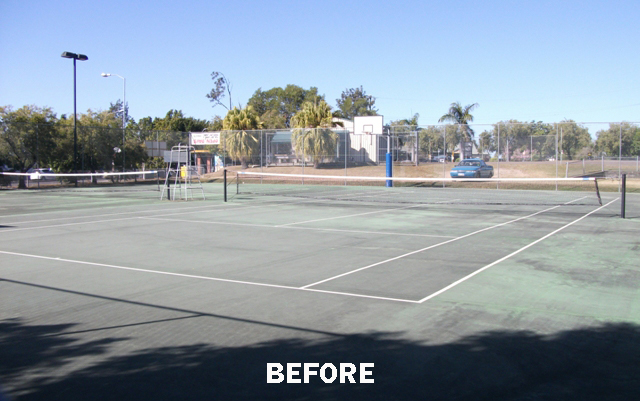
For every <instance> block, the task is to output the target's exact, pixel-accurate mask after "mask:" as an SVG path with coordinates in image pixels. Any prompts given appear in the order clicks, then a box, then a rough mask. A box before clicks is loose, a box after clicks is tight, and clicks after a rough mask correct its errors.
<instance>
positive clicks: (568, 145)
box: [558, 120, 591, 160]
mask: <svg viewBox="0 0 640 401" xmlns="http://www.w3.org/2000/svg"><path fill="white" fill-rule="evenodd" d="M558 125H559V126H560V129H561V130H562V131H561V133H562V136H561V138H562V139H561V141H560V144H559V146H560V149H561V150H562V153H563V154H565V155H567V158H568V159H569V160H573V158H574V156H575V155H576V154H577V153H578V152H579V151H580V150H582V149H584V148H587V147H590V146H591V135H589V130H588V129H586V128H585V127H581V126H579V125H578V124H576V122H575V121H573V120H564V121H562V122H561V123H559V124H558Z"/></svg>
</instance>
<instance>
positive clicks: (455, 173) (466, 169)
mask: <svg viewBox="0 0 640 401" xmlns="http://www.w3.org/2000/svg"><path fill="white" fill-rule="evenodd" d="M449 174H450V175H451V178H491V177H493V167H492V166H489V165H488V164H487V163H485V162H484V160H482V159H464V160H462V161H461V162H460V163H458V164H457V165H456V166H455V167H454V168H452V169H451V172H450V173H449Z"/></svg>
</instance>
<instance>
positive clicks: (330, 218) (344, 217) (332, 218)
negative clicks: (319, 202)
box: [277, 205, 420, 227]
mask: <svg viewBox="0 0 640 401" xmlns="http://www.w3.org/2000/svg"><path fill="white" fill-rule="evenodd" d="M419 206H420V205H411V206H405V207H398V208H394V209H382V210H375V211H373V212H364V213H355V214H347V215H344V216H334V217H325V218H323V219H315V220H306V221H298V222H294V223H287V224H279V225H278V226H277V227H288V226H293V225H297V224H305V223H315V222H318V221H327V220H336V219H346V218H348V217H356V216H366V215H369V214H377V213H386V212H393V211H396V210H404V209H411V208H415V207H419Z"/></svg>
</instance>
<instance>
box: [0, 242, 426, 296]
mask: <svg viewBox="0 0 640 401" xmlns="http://www.w3.org/2000/svg"><path fill="white" fill-rule="evenodd" d="M0 254H5V255H12V256H21V257H26V258H35V259H44V260H53V261H57V262H66V263H75V264H81V265H89V266H98V267H106V268H110V269H119V270H128V271H134V272H139V273H151V274H160V275H165V276H174V277H184V278H192V279H198V280H209V281H219V282H224V283H234V284H244V285H253V286H258V287H270V288H279V289H285V290H295V291H307V292H318V293H324V294H334V295H344V296H349V297H357V298H369V299H378V300H383V301H395V302H405V303H413V304H416V303H418V301H415V300H411V299H402V298H390V297H378V296H375V295H364V294H355V293H349V292H339V291H326V290H316V289H306V288H299V287H292V286H288V285H279V284H267V283H258V282H253V281H242V280H231V279H225V278H218V277H207V276H197V275H193V274H183V273H172V272H163V271H160V270H150V269H140V268H137V267H126V266H118V265H111V264H106V263H95V262H84V261H81V260H73V259H64V258H54V257H50V256H41V255H31V254H26V253H18V252H8V251H0Z"/></svg>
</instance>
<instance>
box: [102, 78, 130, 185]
mask: <svg viewBox="0 0 640 401" xmlns="http://www.w3.org/2000/svg"><path fill="white" fill-rule="evenodd" d="M101 75H102V76H103V77H104V78H109V77H110V76H112V75H113V76H116V77H118V78H120V79H122V172H123V173H124V171H125V164H124V161H125V158H124V156H125V155H124V147H125V146H124V132H125V129H126V126H127V123H126V121H127V118H126V110H127V108H126V104H127V97H126V96H127V80H126V79H125V78H124V77H121V76H120V75H118V74H110V73H107V72H103V73H102V74H101Z"/></svg>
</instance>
